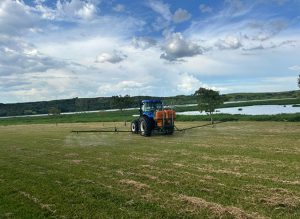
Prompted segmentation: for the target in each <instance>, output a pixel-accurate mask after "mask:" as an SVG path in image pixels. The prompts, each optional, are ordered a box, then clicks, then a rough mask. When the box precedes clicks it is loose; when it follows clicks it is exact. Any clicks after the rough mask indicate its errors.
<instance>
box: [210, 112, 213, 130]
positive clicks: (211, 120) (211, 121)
mask: <svg viewBox="0 0 300 219" xmlns="http://www.w3.org/2000/svg"><path fill="white" fill-rule="evenodd" d="M209 115H210V123H211V125H212V127H214V121H213V117H212V113H211V112H209Z"/></svg>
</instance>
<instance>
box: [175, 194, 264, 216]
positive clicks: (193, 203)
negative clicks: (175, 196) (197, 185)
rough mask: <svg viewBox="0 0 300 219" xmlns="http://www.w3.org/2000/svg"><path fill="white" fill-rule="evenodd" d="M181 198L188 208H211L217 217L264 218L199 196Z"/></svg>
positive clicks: (196, 209)
mask: <svg viewBox="0 0 300 219" xmlns="http://www.w3.org/2000/svg"><path fill="white" fill-rule="evenodd" d="M179 199H180V200H181V201H184V202H185V203H186V204H187V205H188V210H189V211H192V212H196V211H199V210H200V211H201V209H202V210H203V209H207V210H209V211H210V212H211V213H212V214H213V215H215V216H216V217H217V218H228V217H233V218H238V219H244V218H247V219H248V218H264V217H263V216H260V215H258V214H257V213H247V212H245V211H244V210H243V209H240V208H237V207H233V206H223V205H221V204H218V203H214V202H208V201H206V200H204V199H202V198H199V197H193V196H186V195H180V196H179Z"/></svg>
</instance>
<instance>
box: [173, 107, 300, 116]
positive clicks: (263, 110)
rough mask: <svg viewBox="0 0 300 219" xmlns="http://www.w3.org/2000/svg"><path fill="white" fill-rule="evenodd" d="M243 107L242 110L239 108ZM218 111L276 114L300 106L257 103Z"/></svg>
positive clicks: (184, 113)
mask: <svg viewBox="0 0 300 219" xmlns="http://www.w3.org/2000/svg"><path fill="white" fill-rule="evenodd" d="M239 109H242V110H239ZM216 113H227V114H244V115H276V114H282V113H300V107H293V106H292V105H286V106H283V105H257V106H243V107H230V108H221V109H217V112H216ZM205 114H206V113H205V112H202V113H200V112H199V111H186V112H178V113H177V115H205Z"/></svg>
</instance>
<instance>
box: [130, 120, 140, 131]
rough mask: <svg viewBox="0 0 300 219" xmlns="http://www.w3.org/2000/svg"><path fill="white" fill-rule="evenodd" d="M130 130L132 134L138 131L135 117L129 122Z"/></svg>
mask: <svg viewBox="0 0 300 219" xmlns="http://www.w3.org/2000/svg"><path fill="white" fill-rule="evenodd" d="M131 132H132V133H133V134H137V133H139V121H138V120H137V119H136V120H133V121H132V122H131Z"/></svg>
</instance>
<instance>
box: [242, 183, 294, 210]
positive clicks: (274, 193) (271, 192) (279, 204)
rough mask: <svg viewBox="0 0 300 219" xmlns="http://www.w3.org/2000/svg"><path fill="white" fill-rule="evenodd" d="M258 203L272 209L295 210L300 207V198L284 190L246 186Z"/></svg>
mask: <svg viewBox="0 0 300 219" xmlns="http://www.w3.org/2000/svg"><path fill="white" fill-rule="evenodd" d="M246 190H247V191H248V192H251V193H252V194H253V197H252V198H254V197H255V198H254V199H255V200H256V201H257V202H259V203H262V204H264V205H266V206H268V207H271V208H286V209H295V208H298V207H300V196H299V195H296V194H295V193H293V192H291V191H289V190H287V189H283V188H267V187H264V186H251V185H249V186H246Z"/></svg>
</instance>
